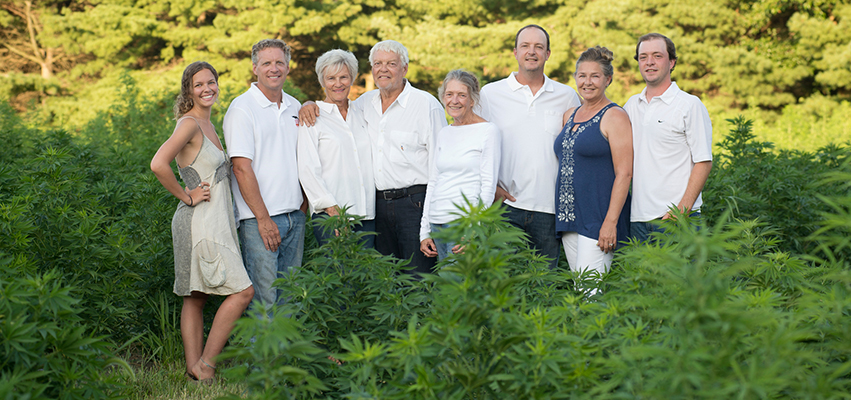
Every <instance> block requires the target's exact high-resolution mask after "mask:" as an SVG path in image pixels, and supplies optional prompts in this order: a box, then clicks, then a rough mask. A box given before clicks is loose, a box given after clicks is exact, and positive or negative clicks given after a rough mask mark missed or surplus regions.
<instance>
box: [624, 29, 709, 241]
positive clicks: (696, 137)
mask: <svg viewBox="0 0 851 400" xmlns="http://www.w3.org/2000/svg"><path fill="white" fill-rule="evenodd" d="M635 59H636V60H637V61H638V68H639V71H640V72H641V77H642V78H644V82H645V83H647V87H646V88H644V90H642V91H641V93H639V94H637V95H635V96H632V97H631V98H630V99H629V101H627V102H626V104H625V105H624V107H623V108H624V110H626V113H627V114H628V115H629V119H630V121H631V122H632V143H633V148H634V150H633V151H634V161H633V165H634V167H633V173H632V208H631V216H630V221H631V222H630V236H631V237H633V238H635V239H637V240H639V241H644V240H645V239H647V237H648V236H649V235H650V233H651V232H653V231H661V230H662V229H661V227H660V226H659V224H658V223H651V221H658V220H663V219H667V218H670V217H671V215H670V214H669V212H668V210H669V208H670V207H672V206H676V207H677V208H679V209H680V210H681V211H682V212H683V213H685V214H692V215H699V210H700V206H701V204H703V200H702V199H701V195H700V193H701V191H702V190H703V185H704V184H705V183H706V178H707V177H709V171H710V170H711V169H712V122H711V121H710V120H709V112H707V111H706V107H705V106H704V105H703V103H701V102H700V99H699V98H697V97H696V96H693V95H690V94H688V93H686V92H684V91H682V90H680V88H679V87H678V86H677V84H676V82H673V81H672V80H671V71H673V70H674V67H675V66H676V64H677V50H676V47H674V42H673V41H671V39H669V38H667V37H665V36H663V35H660V34H658V33H648V34H646V35H644V36H642V37H641V38H639V39H638V44H637V45H636V48H635Z"/></svg>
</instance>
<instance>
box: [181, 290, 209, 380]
mask: <svg viewBox="0 0 851 400" xmlns="http://www.w3.org/2000/svg"><path fill="white" fill-rule="evenodd" d="M207 297H208V296H207V295H206V294H204V293H200V292H192V293H191V294H190V295H189V296H186V297H184V298H183V308H182V309H181V311H180V336H181V337H182V338H183V355H184V356H185V357H186V371H188V372H189V373H192V366H194V365H195V363H196V362H198V358H200V357H201V351H202V350H203V348H204V304H205V303H206V302H207Z"/></svg>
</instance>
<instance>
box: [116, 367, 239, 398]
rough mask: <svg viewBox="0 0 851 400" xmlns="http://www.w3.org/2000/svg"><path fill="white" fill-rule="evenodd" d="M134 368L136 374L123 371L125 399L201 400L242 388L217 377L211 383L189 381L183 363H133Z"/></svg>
mask: <svg viewBox="0 0 851 400" xmlns="http://www.w3.org/2000/svg"><path fill="white" fill-rule="evenodd" d="M223 367H224V366H223ZM133 369H134V372H135V377H131V376H129V375H127V374H125V375H124V382H125V384H126V385H127V391H126V393H127V399H128V400H195V399H198V400H200V399H213V398H218V397H221V396H226V395H240V394H241V393H243V392H244V391H245V385H244V384H243V383H241V382H233V381H226V380H220V381H218V382H216V383H215V384H213V385H211V386H205V385H199V384H197V383H193V382H189V381H187V380H186V377H185V376H184V372H185V371H186V368H185V366H184V365H183V364H182V363H171V364H151V365H147V366H134V368H133Z"/></svg>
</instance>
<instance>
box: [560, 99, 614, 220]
mask: <svg viewBox="0 0 851 400" xmlns="http://www.w3.org/2000/svg"><path fill="white" fill-rule="evenodd" d="M605 108H608V107H605ZM603 114H604V113H601V112H597V114H596V115H594V117H593V118H591V119H589V120H588V121H585V122H582V123H581V125H579V127H578V128H576V130H575V131H574V130H573V126H574V124H573V117H574V116H575V115H576V112H574V113H573V115H571V116H570V119H568V120H567V129H566V131H565V133H564V138H563V139H562V141H561V158H562V160H564V161H563V162H562V163H561V165H560V166H559V171H558V209H557V210H556V218H558V220H559V221H565V222H573V221H576V213H575V210H574V202H575V201H576V196H575V189H574V187H573V173H574V164H575V163H576V161H575V160H574V157H573V155H574V151H573V147H574V145H575V144H576V138H578V137H579V135H580V134H581V133H582V131H584V130H585V129H586V128H588V127H589V126H591V125H593V124H596V123H597V122H599V121H600V119H601V118H602V117H603Z"/></svg>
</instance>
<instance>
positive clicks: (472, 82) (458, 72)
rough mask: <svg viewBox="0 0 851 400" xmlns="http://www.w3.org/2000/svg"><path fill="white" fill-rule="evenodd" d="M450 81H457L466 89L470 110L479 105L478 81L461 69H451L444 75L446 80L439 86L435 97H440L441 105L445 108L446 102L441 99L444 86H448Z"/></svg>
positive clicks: (444, 90) (444, 91)
mask: <svg viewBox="0 0 851 400" xmlns="http://www.w3.org/2000/svg"><path fill="white" fill-rule="evenodd" d="M450 81H457V82H458V83H460V84H462V85H464V86H466V87H467V91H468V92H469V93H470V103H471V104H470V108H471V109H474V108H475V107H476V106H477V105H479V100H480V96H479V79H478V78H476V76H475V75H473V74H472V73H470V72H467V71H465V70H463V69H453V70H452V71H449V73H448V74H446V78H443V83H442V84H440V87H439V88H438V89H437V96H438V97H440V102H441V103H443V106H444V107H446V101H445V100H444V99H443V94H444V93H446V85H447V84H449V82H450Z"/></svg>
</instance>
